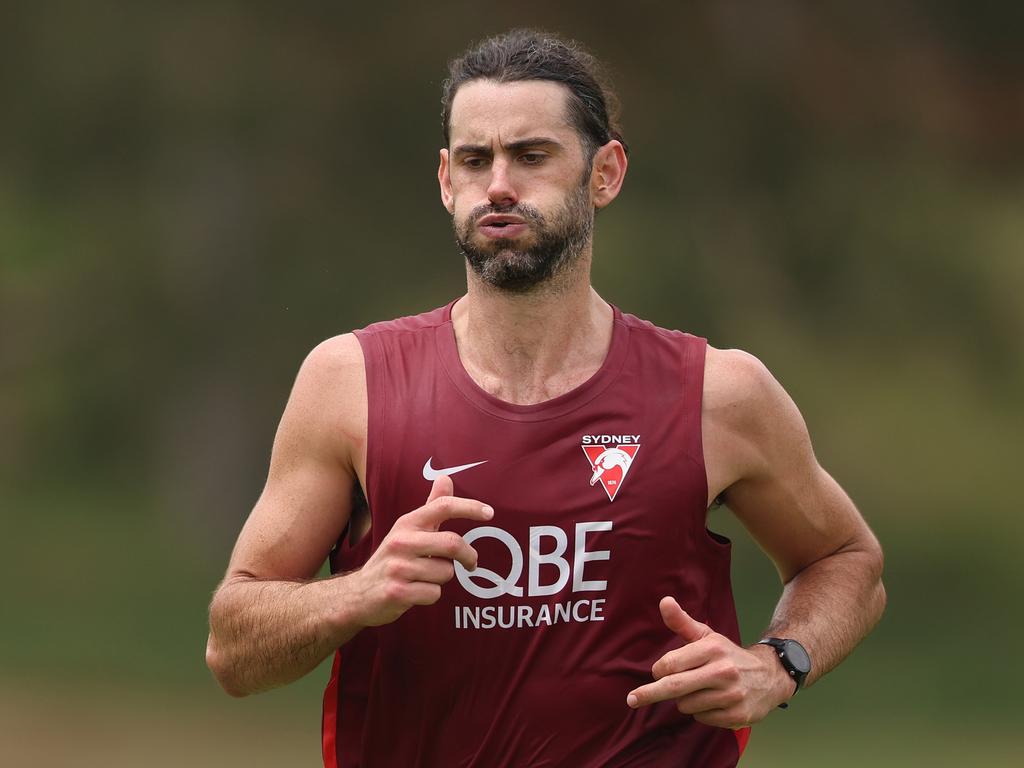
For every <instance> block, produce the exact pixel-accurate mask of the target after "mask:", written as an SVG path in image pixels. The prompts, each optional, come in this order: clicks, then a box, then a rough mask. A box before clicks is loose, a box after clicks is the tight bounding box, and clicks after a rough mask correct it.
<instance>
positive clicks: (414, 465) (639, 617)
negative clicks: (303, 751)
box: [323, 302, 747, 768]
mask: <svg viewBox="0 0 1024 768" xmlns="http://www.w3.org/2000/svg"><path fill="white" fill-rule="evenodd" d="M452 304H454V302H452ZM452 304H448V305H447V306H445V307H441V308H439V309H436V310H434V311H432V312H427V313H425V314H422V315H418V316H415V317H407V318H402V319H399V320H393V321H390V322H385V323H377V324H374V325H371V326H369V327H367V328H365V329H363V330H361V331H357V332H356V336H357V337H358V339H359V342H360V344H361V345H362V349H363V354H364V356H365V360H366V382H367V393H368V401H369V414H368V416H369V421H368V425H369V426H368V443H367V445H368V447H367V451H368V453H367V462H366V485H367V488H366V489H365V490H366V496H367V500H368V502H369V507H370V511H371V515H372V520H373V527H372V531H371V532H370V533H369V534H367V535H366V536H365V537H364V539H363V541H362V542H360V544H358V545H357V546H356V547H355V548H354V549H350V548H348V546H347V544H344V545H341V547H340V549H338V550H336V551H335V552H334V553H333V554H332V563H331V565H332V571H334V572H339V571H345V570H351V569H353V568H356V567H358V566H359V565H361V564H362V563H364V562H365V560H366V558H367V557H368V556H369V554H370V553H371V552H372V548H376V547H377V546H378V545H379V544H380V542H381V540H382V539H383V538H384V536H385V535H386V534H387V533H388V531H390V530H391V527H392V525H393V524H394V522H395V520H396V519H397V518H398V517H400V516H401V515H404V514H406V513H407V512H410V511H411V510H413V509H416V508H417V507H420V506H422V505H423V504H424V502H425V501H426V498H427V494H428V493H429V491H430V487H431V484H432V483H431V479H432V478H433V476H434V475H435V473H436V472H437V471H439V470H452V469H457V470H458V471H457V472H453V473H452V480H453V482H454V484H455V494H456V495H457V496H465V497H469V498H474V499H479V500H481V501H483V502H485V503H488V504H490V505H491V506H493V507H494V510H495V513H494V518H493V519H492V520H491V521H489V522H488V523H487V524H478V523H476V522H473V521H464V520H452V521H449V522H447V523H445V525H444V526H443V527H444V528H445V529H449V530H454V531H456V532H458V533H460V534H462V535H463V536H465V538H466V540H467V541H468V542H469V543H470V544H472V546H473V547H475V548H476V550H477V551H478V553H479V555H480V557H479V562H478V566H477V570H476V571H474V572H472V574H471V575H470V574H469V573H467V572H466V571H465V569H463V568H462V566H460V565H458V564H456V578H454V579H452V581H450V582H449V583H447V584H446V585H444V586H443V587H442V596H441V599H440V601H439V602H437V603H436V604H435V605H432V606H413V607H412V608H411V609H410V610H408V611H407V612H406V613H405V614H403V615H402V617H401V618H399V619H398V620H397V621H395V622H394V623H392V624H388V625H385V626H382V627H377V628H373V629H364V630H363V631H362V632H360V633H359V634H358V635H356V637H355V638H353V639H352V640H351V641H350V642H349V643H347V644H346V645H345V646H343V647H342V648H340V649H339V650H338V652H337V654H336V656H335V660H334V668H333V671H332V674H331V679H330V682H329V683H328V686H327V690H326V691H325V694H324V715H323V748H324V764H325V766H327V768H356V767H358V768H376V767H377V766H389V767H390V766H395V767H396V768H410V767H411V766H444V767H445V768H448V767H451V768H455V767H456V766H460V767H465V768H469V767H470V766H473V767H475V768H499V767H501V766H509V767H514V768H523V767H525V766H530V767H531V768H540V767H541V766H545V767H548V768H557V767H560V766H571V767H572V768H590V766H630V767H631V768H636V767H639V766H659V767H660V766H673V768H680V767H683V766H699V767H700V768H725V766H734V765H736V762H737V760H738V759H739V754H740V752H741V747H742V745H743V744H744V743H745V738H746V735H747V732H746V731H739V732H733V731H731V730H726V729H720V728H712V727H710V726H706V725H703V724H701V723H698V722H696V721H695V720H694V719H693V718H692V717H689V716H685V715H681V714H680V713H679V712H678V711H677V710H676V708H675V706H674V704H673V703H672V702H662V703H659V704H655V705H652V706H649V707H645V708H642V709H639V710H632V709H630V708H629V707H628V706H627V705H626V694H627V693H629V691H630V690H632V689H633V688H635V687H637V686H639V685H642V684H644V683H649V682H651V680H652V678H651V665H652V664H653V663H654V662H655V661H656V660H657V659H658V658H660V657H661V656H662V655H663V654H665V653H666V652H668V651H670V650H672V649H674V648H678V647H679V646H680V645H682V640H681V639H680V638H678V637H676V636H675V635H673V633H672V632H671V631H669V630H668V629H667V628H666V627H665V625H664V623H663V622H662V619H661V614H660V612H659V610H658V602H659V600H660V599H661V598H662V597H663V596H665V595H671V596H673V597H675V598H676V599H677V600H678V601H679V604H680V605H681V606H683V608H684V609H686V610H687V611H688V612H689V613H690V615H692V616H693V617H694V618H696V619H698V620H699V621H702V622H705V623H707V624H709V625H710V626H711V627H712V628H713V629H715V630H716V631H718V632H721V633H722V634H724V635H726V636H728V637H730V638H731V639H732V640H734V641H735V642H739V639H740V638H739V628H738V625H737V621H736V611H735V608H734V605H733V599H732V591H731V588H730V583H729V545H728V543H727V542H726V541H724V540H719V539H716V538H714V537H712V536H711V535H710V534H709V533H708V531H707V530H706V529H705V514H706V508H707V478H706V475H705V471H704V456H703V449H702V445H701V394H702V390H703V379H704V354H705V349H706V342H705V341H704V339H700V338H697V337H695V336H691V335H689V334H685V333H680V332H679V331H666V330H663V329H661V328H657V327H655V326H654V325H652V324H650V323H648V322H646V321H643V320H639V319H637V318H636V317H633V316H632V315H628V314H623V313H622V312H620V311H619V310H618V309H617V308H614V307H613V310H614V325H613V331H612V340H611V346H610V348H609V350H608V355H607V358H606V359H605V361H604V364H603V365H602V366H601V368H600V369H599V370H598V371H597V373H595V374H594V375H593V377H591V378H590V379H589V380H588V381H586V382H585V383H583V384H581V385H580V386H578V387H576V388H575V389H573V390H572V391H570V392H567V393H566V394H564V395H561V396H560V397H556V398H554V399H553V400H548V401H546V402H543V403H538V404H536V405H513V404H510V403H506V402H504V401H502V400H499V399H497V398H495V397H493V396H492V395H490V394H488V393H487V392H485V391H484V390H482V389H481V388H480V387H478V386H477V385H476V383H475V382H474V381H473V380H472V379H471V378H470V376H469V375H468V374H467V373H466V370H465V369H464V368H463V366H462V363H461V361H460V359H459V354H458V350H457V347H456V343H455V334H454V330H453V328H452V322H451V308H452ZM428 478H431V479H428Z"/></svg>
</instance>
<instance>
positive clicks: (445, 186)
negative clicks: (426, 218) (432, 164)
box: [437, 149, 455, 213]
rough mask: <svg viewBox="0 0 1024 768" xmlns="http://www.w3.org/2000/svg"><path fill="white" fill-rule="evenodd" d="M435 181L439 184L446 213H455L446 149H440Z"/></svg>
mask: <svg viewBox="0 0 1024 768" xmlns="http://www.w3.org/2000/svg"><path fill="white" fill-rule="evenodd" d="M437 183H438V184H439V185H440V186H441V204H442V205H444V207H445V208H446V209H447V210H448V213H455V195H453V194H452V176H451V173H450V169H449V167H448V150H447V149H442V150H441V162H440V163H439V164H438V166H437Z"/></svg>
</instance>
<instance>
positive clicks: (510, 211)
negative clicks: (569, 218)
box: [468, 203, 544, 225]
mask: <svg viewBox="0 0 1024 768" xmlns="http://www.w3.org/2000/svg"><path fill="white" fill-rule="evenodd" d="M492 213H493V214H495V215H498V214H507V215H511V216H519V217H521V218H523V219H525V220H526V221H528V222H530V223H531V224H539V225H543V224H544V216H543V214H541V212H540V211H538V210H537V209H536V208H534V207H533V206H532V205H524V204H522V203H514V204H512V205H478V206H477V207H476V208H474V209H473V210H472V211H470V212H469V218H468V220H469V223H470V224H476V223H477V222H478V221H480V219H482V218H483V217H484V216H489V215H491V214H492Z"/></svg>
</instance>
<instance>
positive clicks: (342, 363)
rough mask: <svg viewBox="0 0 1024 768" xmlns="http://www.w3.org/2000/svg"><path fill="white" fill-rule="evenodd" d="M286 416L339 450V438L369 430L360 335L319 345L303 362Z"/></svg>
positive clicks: (347, 335)
mask: <svg viewBox="0 0 1024 768" xmlns="http://www.w3.org/2000/svg"><path fill="white" fill-rule="evenodd" d="M286 420H287V421H288V423H289V424H291V425H294V426H295V427H297V428H298V429H297V431H298V432H299V433H300V434H301V435H304V439H306V440H312V441H314V442H319V443H321V445H323V446H324V448H325V449H329V450H331V452H335V451H336V450H337V449H338V448H339V446H338V445H337V441H338V440H339V439H345V438H348V440H347V442H349V443H350V442H351V440H352V439H355V440H358V439H360V436H361V435H362V434H363V433H364V432H365V424H366V377H365V373H364V369H363V352H362V348H361V346H360V344H359V340H358V339H357V338H356V336H355V334H352V333H345V334H342V335H340V336H334V337H332V338H330V339H327V340H325V341H322V342H320V343H319V344H317V345H316V346H315V347H314V348H313V349H312V350H311V351H310V352H309V353H308V354H307V355H306V358H305V360H303V362H302V365H301V366H300V368H299V372H298V375H297V376H296V378H295V385H294V386H293V387H292V393H291V396H290V397H289V400H288V407H287V409H286Z"/></svg>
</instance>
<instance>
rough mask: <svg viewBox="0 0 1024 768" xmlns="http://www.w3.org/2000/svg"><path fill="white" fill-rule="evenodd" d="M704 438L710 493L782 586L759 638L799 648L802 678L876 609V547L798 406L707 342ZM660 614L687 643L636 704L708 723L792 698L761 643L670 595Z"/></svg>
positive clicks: (848, 640) (823, 666)
mask: <svg viewBox="0 0 1024 768" xmlns="http://www.w3.org/2000/svg"><path fill="white" fill-rule="evenodd" d="M705 378H706V383H705V405H704V436H705V444H704V450H705V458H706V463H707V466H708V484H709V493H710V494H711V496H712V498H714V497H715V496H717V495H718V494H719V493H720V492H721V493H723V496H724V499H725V502H726V503H727V504H728V506H729V508H730V509H731V510H732V511H733V512H734V513H735V514H736V516H737V517H738V518H739V519H740V521H741V522H742V523H743V524H744V526H745V527H746V528H747V529H748V530H749V531H750V532H751V534H752V535H753V536H754V538H755V539H756V540H757V542H758V544H759V545H760V546H761V547H762V549H764V550H765V552H766V553H767V554H768V555H769V556H770V557H771V558H772V560H773V561H774V563H775V565H776V568H777V569H778V571H779V574H780V576H781V578H782V581H783V583H784V585H785V586H784V588H783V595H782V598H781V600H780V601H779V604H778V606H777V608H776V610H775V615H774V617H773V619H772V622H771V625H770V626H769V628H768V631H767V633H766V635H769V636H776V637H784V638H791V639H794V640H797V641H799V642H800V643H801V644H802V645H803V646H804V647H805V648H806V649H807V650H808V652H809V654H810V656H811V660H812V671H811V674H810V675H809V676H808V680H807V683H808V684H810V683H811V682H813V681H814V680H817V679H818V678H820V677H821V676H822V675H823V674H824V673H825V672H827V671H829V670H830V669H832V668H833V667H835V666H836V664H838V663H839V662H840V661H842V660H843V659H844V658H845V657H846V656H847V655H848V654H849V653H850V652H851V651H852V650H853V648H854V647H855V646H856V645H857V643H859V642H860V641H861V640H862V639H863V638H864V636H865V635H867V633H868V632H870V631H871V629H872V628H873V627H874V626H875V624H876V623H877V622H878V620H879V618H880V617H881V614H882V610H883V608H884V606H885V590H884V588H883V586H882V582H881V575H882V551H881V548H880V547H879V545H878V541H877V540H876V539H875V537H874V535H873V534H872V533H871V531H870V529H869V528H868V526H867V524H866V523H865V522H864V520H863V518H862V517H861V516H860V513H859V512H858V511H857V509H856V507H855V506H854V505H853V502H852V501H850V499H849V497H848V496H847V495H846V494H845V493H844V492H843V490H842V489H841V488H840V487H839V485H838V484H837V483H836V482H835V480H833V479H832V477H831V476H830V475H829V474H828V473H827V472H825V470H824V469H822V467H821V466H820V465H819V464H818V461H817V459H816V458H815V456H814V452H813V450H812V449H811V442H810V438H809V436H808V434H807V428H806V425H805V424H804V420H803V418H802V417H801V415H800V412H799V410H798V409H797V407H796V405H795V404H794V403H793V401H792V399H790V397H789V396H788V395H787V394H786V392H785V391H784V390H783V388H782V387H781V386H780V385H779V383H778V382H777V381H776V380H775V379H774V378H773V377H772V376H771V374H770V373H769V372H768V371H767V369H765V368H764V366H763V365H762V364H761V363H760V362H759V361H758V360H756V359H755V358H753V357H751V356H750V355H747V354H745V353H743V352H738V351H733V350H730V351H724V352H723V351H718V350H712V349H709V350H708V364H707V368H706V372H705ZM661 609H662V614H663V617H664V619H665V623H666V624H667V625H668V626H669V627H670V628H671V629H672V630H673V631H675V632H676V633H677V634H678V635H679V636H680V637H681V638H682V639H683V641H685V643H686V645H684V646H683V647H681V648H680V649H678V650H676V651H673V652H671V653H669V654H667V655H666V656H665V657H663V658H662V659H660V660H659V661H658V662H657V663H656V664H655V665H654V669H653V673H654V677H655V680H656V682H655V683H652V684H651V685H647V686H642V687H641V688H640V689H638V690H637V691H634V692H633V694H631V695H634V694H638V705H641V706H642V705H643V704H649V703H652V702H653V701H662V700H666V699H675V700H676V703H677V706H678V707H679V709H680V711H683V712H686V713H688V714H693V715H694V716H695V717H697V719H699V720H702V721H703V722H706V723H708V724H711V725H721V726H729V727H739V726H742V725H745V724H749V723H751V722H756V721H757V720H760V719H761V718H763V717H764V716H765V715H766V714H767V713H768V712H770V711H771V710H772V709H773V708H774V707H775V706H776V705H777V704H779V703H781V702H783V701H785V700H786V699H788V698H789V697H791V696H792V695H793V688H794V686H793V683H792V682H791V681H790V680H789V678H788V676H787V675H786V674H785V672H784V670H783V669H782V666H781V665H780V664H779V662H778V660H777V659H776V658H775V657H774V655H773V652H772V651H771V649H770V648H767V647H766V646H759V645H754V646H751V647H750V648H748V649H742V648H739V647H738V646H736V645H735V644H734V643H732V642H731V641H729V640H727V639H726V638H724V637H723V636H721V635H719V634H717V633H715V632H714V631H713V630H712V629H711V628H710V627H707V626H706V625H704V624H701V623H700V622H697V621H694V620H693V619H692V618H691V617H690V616H689V615H688V614H686V613H685V611H683V610H682V608H680V606H678V605H676V604H675V603H674V601H672V600H664V601H662V606H661Z"/></svg>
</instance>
